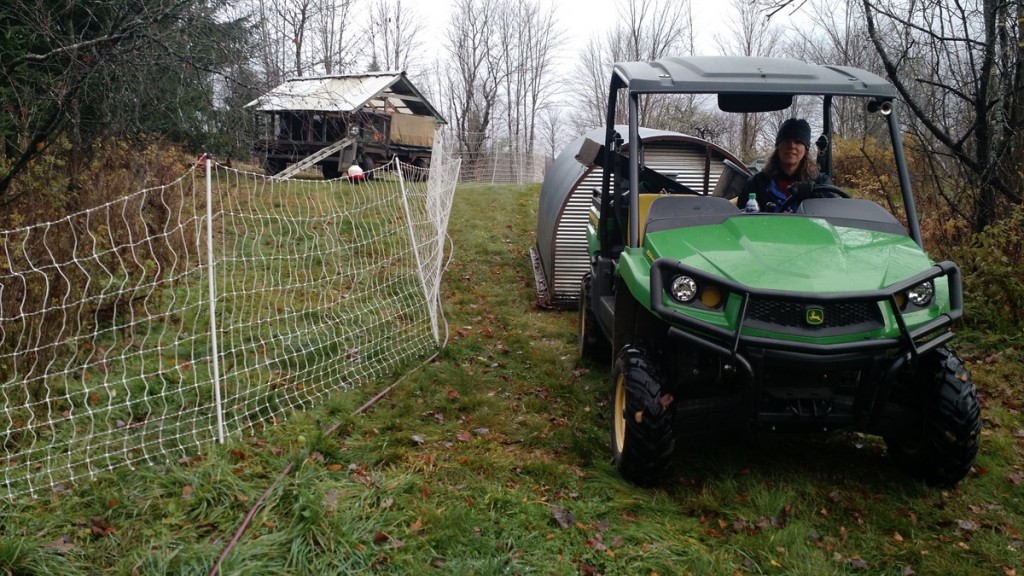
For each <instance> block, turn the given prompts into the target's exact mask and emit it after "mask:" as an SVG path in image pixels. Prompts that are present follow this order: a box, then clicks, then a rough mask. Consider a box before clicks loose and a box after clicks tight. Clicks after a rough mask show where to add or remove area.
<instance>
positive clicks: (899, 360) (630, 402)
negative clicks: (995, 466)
mask: <svg viewBox="0 0 1024 576" xmlns="http://www.w3.org/2000/svg"><path fill="white" fill-rule="evenodd" d="M670 94H687V95H704V96H697V98H706V99H707V100H708V101H709V102H710V101H717V105H718V107H719V109H721V110H722V111H724V112H734V113H740V114H742V113H758V112H771V111H775V112H778V111H785V112H782V114H779V115H778V116H779V117H780V118H781V117H783V116H789V115H791V112H790V109H791V106H793V103H794V102H795V101H799V102H801V103H802V104H803V103H806V102H807V101H808V100H811V101H813V102H815V106H816V107H817V103H819V102H820V104H821V116H820V118H811V122H812V123H813V124H816V125H817V126H818V127H819V128H820V130H821V136H820V137H819V138H818V140H817V148H818V158H817V161H818V164H819V167H820V169H821V171H822V172H824V173H827V174H831V173H832V140H833V131H834V122H835V121H834V117H835V116H836V115H837V110H838V108H837V107H839V106H842V108H841V109H842V111H843V112H844V113H845V114H847V116H848V115H849V111H850V110H853V109H854V108H853V107H852V103H851V101H852V99H858V100H859V102H858V107H857V108H856V111H857V112H856V113H857V114H859V115H860V116H858V117H857V120H856V121H857V122H859V123H860V126H861V127H863V126H868V127H869V129H870V125H871V123H872V122H873V123H875V124H876V130H875V131H874V134H875V135H876V139H877V140H879V141H884V142H885V143H886V144H885V145H886V146H887V147H888V148H890V149H891V156H892V168H891V170H892V173H891V180H890V181H891V182H894V184H892V186H899V189H900V195H899V196H896V195H895V194H893V195H891V196H890V198H891V199H892V200H891V203H892V204H894V205H898V204H902V211H903V213H902V214H901V218H897V217H895V216H893V215H892V214H891V213H890V212H889V211H887V210H886V209H884V208H882V206H881V205H880V204H878V203H876V202H873V201H871V200H868V199H865V198H857V196H858V195H859V194H858V190H855V189H852V188H851V189H849V190H842V189H840V188H837V187H835V186H811V185H810V184H806V185H798V186H796V187H794V188H793V195H792V196H791V197H790V199H789V200H788V201H787V202H786V206H785V207H784V208H785V209H786V210H792V211H784V212H781V213H772V212H767V211H761V212H758V213H748V212H745V211H744V210H742V209H740V208H737V205H736V202H735V195H736V193H737V186H736V185H735V184H736V183H737V182H739V183H740V185H742V183H743V182H745V181H746V178H747V174H748V173H749V172H748V171H747V170H746V169H745V168H744V167H741V166H738V165H737V164H736V163H734V162H730V161H725V162H723V173H722V174H721V175H720V177H719V178H718V185H717V186H715V187H714V190H713V191H710V192H709V190H707V189H705V190H704V191H703V192H697V191H694V190H693V189H691V188H690V187H688V186H686V185H684V184H681V183H680V182H679V179H678V178H676V177H675V175H673V174H671V173H663V172H659V171H658V170H656V169H654V168H652V167H650V166H647V165H645V161H644V158H645V149H644V143H643V141H642V139H641V137H640V135H641V127H640V126H639V122H640V120H639V118H641V117H642V116H641V115H642V113H643V107H644V105H645V104H646V103H647V102H648V101H650V100H652V99H657V98H661V99H664V98H666V96H665V95H670ZM895 97H896V93H895V91H894V89H893V87H892V86H891V85H890V84H889V83H888V82H887V81H885V80H884V79H883V78H881V77H879V76H877V75H875V74H871V73H869V72H866V71H863V70H859V69H854V68H848V67H839V66H819V65H813V64H808V63H804V62H799V61H794V60H786V59H766V58H736V57H691V58H664V59H661V60H658V61H654V62H626V63H619V64H616V65H615V67H614V71H613V73H612V79H611V87H610V95H609V100H608V108H607V125H606V129H605V134H604V142H603V143H598V142H595V141H593V140H586V141H585V142H584V143H583V145H582V147H581V148H580V151H579V154H577V156H576V158H577V160H579V161H580V162H581V163H583V164H584V165H590V166H592V167H600V168H601V169H602V170H603V177H602V179H601V181H600V182H601V184H600V188H599V189H598V190H595V191H594V196H593V205H592V206H591V208H590V213H589V222H588V224H587V228H586V242H587V251H588V255H589V270H588V271H587V272H586V273H585V274H584V275H583V278H582V282H581V287H580V299H579V328H578V330H579V332H578V338H579V346H580V351H581V353H582V354H583V355H584V356H591V357H595V358H600V357H605V358H607V357H608V356H612V357H613V367H612V374H611V390H610V402H609V405H610V407H611V419H610V435H611V448H612V454H613V457H614V462H615V465H616V467H617V469H618V470H619V472H620V473H621V474H622V476H624V477H625V478H627V479H628V480H630V481H632V482H635V483H637V484H652V483H655V482H657V481H658V480H660V479H663V478H665V477H666V476H667V474H668V472H669V470H670V466H671V463H672V458H673V452H674V449H675V445H676V439H677V434H679V433H681V432H684V431H687V430H713V429H723V428H725V429H730V430H735V429H739V428H741V427H742V428H752V429H754V430H758V429H760V430H764V429H768V430H808V431H812V430H814V431H822V430H834V429H845V430H853V431H858V432H863V433H867V434H872V435H878V436H881V437H882V438H884V440H885V443H886V446H887V449H888V452H889V454H890V455H891V457H892V459H893V461H894V462H895V463H896V464H897V465H898V466H899V467H900V468H902V469H903V470H904V471H906V472H908V473H909V474H910V475H912V476H913V477H915V478H919V479H921V480H924V481H926V482H928V483H929V484H933V485H952V484H955V483H956V482H958V481H959V480H961V479H962V478H963V477H964V476H965V475H966V474H967V473H968V472H969V471H970V469H971V466H972V465H973V463H974V459H975V456H976V454H977V451H978V445H979V432H980V411H979V406H978V401H977V397H976V392H975V388H974V385H973V383H972V382H971V378H970V374H969V373H968V371H967V370H966V369H965V367H964V365H963V363H962V362H961V360H960V359H959V358H958V357H957V356H956V355H955V354H954V353H953V352H951V351H950V350H949V349H948V348H947V347H946V345H947V343H948V342H949V341H950V339H951V338H952V333H951V332H950V326H951V325H952V324H953V323H954V322H955V321H956V320H957V319H959V318H960V317H961V316H962V313H963V294H962V291H961V278H960V271H959V269H958V268H957V266H956V265H955V264H953V263H952V262H937V263H936V262H934V261H933V260H932V259H930V258H929V257H928V255H927V254H926V253H925V252H924V250H923V249H922V241H921V232H920V228H919V225H918V220H917V215H916V213H915V207H914V197H913V195H912V193H911V186H910V183H911V175H910V174H909V173H908V169H907V166H906V163H905V161H904V158H903V151H902V144H901V133H900V126H899V124H898V122H897V118H896V113H895V109H894V99H895ZM622 109H625V110H628V118H629V121H628V135H622V134H620V133H619V130H621V129H622V126H618V127H617V126H616V124H615V118H616V111H617V110H622ZM847 120H849V118H847ZM866 133H868V134H869V136H867V137H866V138H871V137H872V136H870V134H871V132H870V130H868V131H866ZM623 142H628V143H629V145H628V146H625V147H624V146H622V143H623ZM808 153H810V151H808ZM836 176H839V175H834V174H833V178H834V179H837V178H836ZM837 180H839V179H837ZM839 181H841V180H839ZM730 183H731V184H732V185H730ZM851 196H852V197H851ZM744 201H745V198H743V199H740V206H743V202H744Z"/></svg>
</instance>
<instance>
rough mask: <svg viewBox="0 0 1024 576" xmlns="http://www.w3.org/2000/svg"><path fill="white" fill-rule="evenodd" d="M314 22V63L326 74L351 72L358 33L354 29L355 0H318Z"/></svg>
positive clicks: (312, 49)
mask: <svg viewBox="0 0 1024 576" xmlns="http://www.w3.org/2000/svg"><path fill="white" fill-rule="evenodd" d="M315 2H316V3H317V6H316V9H315V10H314V12H313V18H312V21H311V22H310V23H309V24H310V30H311V32H312V34H313V43H312V46H311V52H312V54H311V64H312V65H314V66H317V67H318V68H322V69H323V72H324V73H325V74H338V73H344V72H348V71H349V70H350V69H351V68H352V66H353V64H354V63H355V52H356V48H355V45H356V39H357V36H356V34H354V33H353V31H352V26H351V24H350V22H351V15H352V6H353V0H315Z"/></svg>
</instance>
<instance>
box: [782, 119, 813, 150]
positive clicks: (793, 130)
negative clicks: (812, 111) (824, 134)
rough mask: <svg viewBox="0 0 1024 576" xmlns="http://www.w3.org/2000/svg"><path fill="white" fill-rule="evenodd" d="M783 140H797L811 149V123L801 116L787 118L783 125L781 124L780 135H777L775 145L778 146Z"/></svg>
mask: <svg viewBox="0 0 1024 576" xmlns="http://www.w3.org/2000/svg"><path fill="white" fill-rule="evenodd" d="M783 140H796V141H797V142H799V143H801V144H803V145H804V147H805V148H808V149H810V147H811V125H810V124H808V123H807V120H803V119H800V118H790V119H789V120H786V121H785V122H783V123H782V126H779V135H778V136H776V137H775V145H776V146H778V145H779V142H782V141H783Z"/></svg>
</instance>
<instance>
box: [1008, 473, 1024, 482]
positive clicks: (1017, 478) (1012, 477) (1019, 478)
mask: <svg viewBox="0 0 1024 576" xmlns="http://www.w3.org/2000/svg"><path fill="white" fill-rule="evenodd" d="M1006 479H1007V480H1009V481H1010V484H1013V485H1014V486H1020V485H1021V483H1024V473H1022V472H1020V471H1016V472H1010V473H1009V474H1007V475H1006Z"/></svg>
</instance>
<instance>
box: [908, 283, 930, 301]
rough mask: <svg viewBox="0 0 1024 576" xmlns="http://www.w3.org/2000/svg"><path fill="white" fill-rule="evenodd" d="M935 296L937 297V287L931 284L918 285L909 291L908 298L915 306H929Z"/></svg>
mask: <svg viewBox="0 0 1024 576" xmlns="http://www.w3.org/2000/svg"><path fill="white" fill-rule="evenodd" d="M933 296H935V287H934V286H932V283H931V282H924V283H922V284H918V285H917V286H914V287H913V288H911V289H910V290H909V291H907V298H909V299H910V302H911V303H912V304H913V305H914V306H921V307H924V306H927V305H928V304H930V303H931V301H932V297H933Z"/></svg>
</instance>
